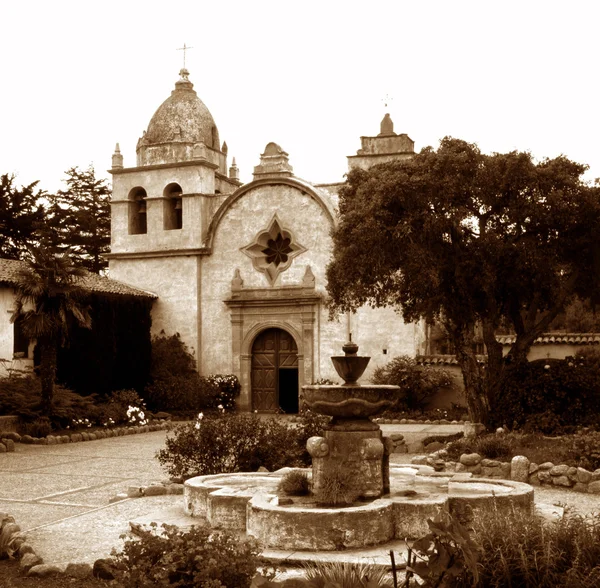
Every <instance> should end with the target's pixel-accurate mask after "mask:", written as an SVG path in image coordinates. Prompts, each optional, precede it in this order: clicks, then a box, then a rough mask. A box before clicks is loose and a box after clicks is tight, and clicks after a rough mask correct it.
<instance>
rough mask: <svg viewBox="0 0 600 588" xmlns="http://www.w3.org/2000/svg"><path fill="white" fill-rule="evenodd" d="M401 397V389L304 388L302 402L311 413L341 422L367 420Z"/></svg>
mask: <svg viewBox="0 0 600 588" xmlns="http://www.w3.org/2000/svg"><path fill="white" fill-rule="evenodd" d="M400 396H401V390H400V388H399V387H398V386H383V385H370V384H368V385H362V386H361V385H357V384H354V385H348V384H346V385H342V386H339V385H315V386H302V400H303V402H304V403H305V404H306V406H308V408H310V409H311V410H312V411H314V412H317V413H320V414H324V415H327V416H332V417H336V418H342V419H366V418H368V417H372V416H376V415H378V414H381V413H382V412H384V411H385V410H387V409H389V408H391V407H393V406H394V405H395V404H396V402H397V401H398V399H399V398H400Z"/></svg>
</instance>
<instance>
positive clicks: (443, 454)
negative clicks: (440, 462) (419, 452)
mask: <svg viewBox="0 0 600 588" xmlns="http://www.w3.org/2000/svg"><path fill="white" fill-rule="evenodd" d="M438 455H439V456H440V457H441V458H442V459H447V458H448V450H446V449H440V450H439V451H438Z"/></svg>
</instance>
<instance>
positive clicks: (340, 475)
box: [302, 342, 400, 501]
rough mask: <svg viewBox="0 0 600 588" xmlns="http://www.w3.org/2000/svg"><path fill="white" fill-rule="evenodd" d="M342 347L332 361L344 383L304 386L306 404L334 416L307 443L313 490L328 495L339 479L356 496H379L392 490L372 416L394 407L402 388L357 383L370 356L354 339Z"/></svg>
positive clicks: (383, 453)
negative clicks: (363, 354)
mask: <svg viewBox="0 0 600 588" xmlns="http://www.w3.org/2000/svg"><path fill="white" fill-rule="evenodd" d="M342 349H343V350H344V352H345V355H344V356H339V357H332V358H331V360H332V362H333V365H334V367H335V369H336V371H337V372H338V374H339V375H340V376H341V377H342V378H343V379H344V382H345V383H344V384H343V385H341V386H323V385H317V386H303V387H302V391H303V400H304V402H305V404H306V405H307V406H308V408H310V409H311V410H313V411H314V412H317V413H320V414H324V415H329V416H332V417H333V420H332V422H331V424H330V425H329V426H327V427H326V428H325V435H324V436H323V437H311V438H310V439H309V440H308V443H307V449H308V452H309V453H310V455H311V457H312V464H313V478H312V479H313V493H314V494H315V496H317V497H318V496H319V495H320V494H323V495H324V494H326V492H325V489H326V487H327V486H328V485H331V484H332V483H333V480H334V479H338V480H343V482H344V485H345V486H346V488H345V493H346V495H347V496H348V497H350V498H352V499H356V498H378V497H380V496H382V495H383V494H386V493H387V492H389V485H390V484H389V477H390V476H389V452H388V451H386V446H385V444H384V440H383V437H382V433H381V429H380V428H379V425H377V424H376V423H374V422H372V421H371V420H370V417H371V416H375V415H377V414H380V413H382V412H383V411H384V410H386V409H388V408H390V407H392V406H393V405H394V404H395V403H396V402H397V400H398V398H399V396H400V388H399V387H398V386H370V385H367V386H361V385H359V384H357V380H358V378H360V376H361V375H362V373H363V372H364V370H365V368H366V367H367V364H368V363H369V359H370V358H368V357H361V356H358V355H356V353H357V351H358V346H357V345H356V344H354V343H352V342H348V343H346V345H344V347H343V348H342ZM350 501H351V500H350Z"/></svg>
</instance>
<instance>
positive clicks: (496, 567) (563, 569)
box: [457, 510, 600, 588]
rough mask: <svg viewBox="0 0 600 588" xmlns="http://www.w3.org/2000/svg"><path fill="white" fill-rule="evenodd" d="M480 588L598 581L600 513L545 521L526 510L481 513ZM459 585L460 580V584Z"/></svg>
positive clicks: (477, 529)
mask: <svg viewBox="0 0 600 588" xmlns="http://www.w3.org/2000/svg"><path fill="white" fill-rule="evenodd" d="M474 533H475V534H474V538H475V540H476V541H477V543H479V545H480V546H481V548H482V552H481V558H480V585H481V586H523V587H535V588H560V587H565V588H566V587H573V586H579V587H588V588H592V587H595V586H598V585H600V568H599V566H598V562H599V561H600V517H599V516H598V515H594V516H592V517H587V518H583V517H580V516H574V515H570V514H569V513H568V512H567V515H566V516H565V517H563V518H562V519H561V520H559V521H557V522H554V523H550V524H548V523H546V522H544V521H543V519H542V518H540V517H536V516H535V515H524V514H523V513H522V512H520V511H519V512H508V513H507V512H505V511H504V510H503V511H501V512H500V511H496V510H492V511H480V512H479V514H478V516H477V517H476V519H475V521H474ZM457 586H458V584H457Z"/></svg>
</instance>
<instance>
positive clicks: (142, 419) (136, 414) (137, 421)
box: [127, 406, 148, 426]
mask: <svg viewBox="0 0 600 588" xmlns="http://www.w3.org/2000/svg"><path fill="white" fill-rule="evenodd" d="M127 422H128V423H129V424H130V425H140V426H143V425H147V424H148V419H146V414H145V413H144V411H143V410H142V409H141V408H139V407H138V406H129V408H128V409H127Z"/></svg>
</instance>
